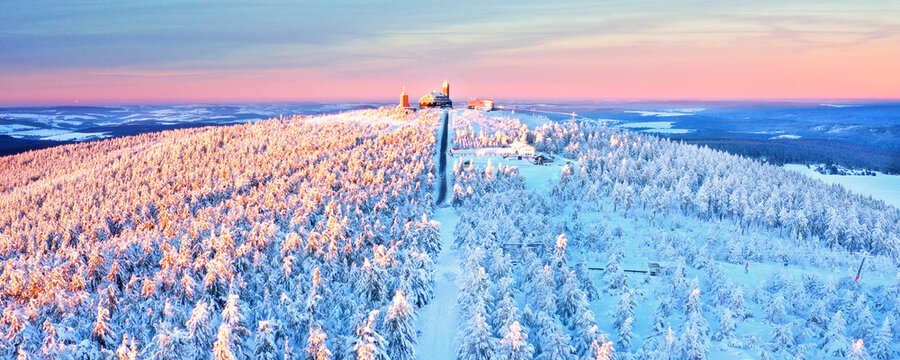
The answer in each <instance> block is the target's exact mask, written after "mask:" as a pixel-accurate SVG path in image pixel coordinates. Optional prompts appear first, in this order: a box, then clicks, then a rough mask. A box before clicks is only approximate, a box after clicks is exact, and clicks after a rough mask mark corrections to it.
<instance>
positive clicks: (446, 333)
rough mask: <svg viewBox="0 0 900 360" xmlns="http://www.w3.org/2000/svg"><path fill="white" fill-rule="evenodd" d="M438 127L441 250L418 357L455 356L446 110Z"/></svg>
mask: <svg viewBox="0 0 900 360" xmlns="http://www.w3.org/2000/svg"><path fill="white" fill-rule="evenodd" d="M441 123H442V124H441V130H440V132H439V135H438V136H439V141H440V144H437V146H438V147H439V149H440V150H439V151H440V154H439V160H438V161H439V165H438V179H440V180H439V181H440V182H441V184H440V185H439V186H441V187H442V188H441V189H440V190H439V192H440V193H439V195H438V200H437V202H436V203H435V206H437V209H436V210H435V212H434V220H436V221H438V222H440V223H441V243H442V245H441V252H440V253H439V254H438V257H437V259H434V299H432V300H431V302H430V303H429V304H428V305H425V307H424V308H422V309H420V310H419V319H418V321H419V331H420V333H419V338H418V342H417V344H416V355H417V356H418V358H419V359H429V360H431V359H434V360H444V359H446V360H454V359H456V349H457V348H458V344H457V341H456V332H457V329H458V328H459V321H458V320H457V318H456V310H455V309H456V297H457V294H458V293H459V288H458V287H457V286H456V277H457V275H458V274H459V263H458V260H457V254H456V249H451V247H452V246H453V230H454V229H456V222H457V221H458V220H459V215H458V214H457V213H456V209H455V208H453V206H450V205H448V204H443V205H442V203H444V202H446V201H445V199H446V192H447V188H448V187H449V185H450V184H448V183H447V182H448V181H450V179H451V178H448V176H447V157H446V155H447V149H448V147H449V145H448V139H449V138H450V137H451V136H452V135H451V134H452V127H451V126H449V123H450V115H449V113H448V112H447V111H444V112H443V113H442V114H441Z"/></svg>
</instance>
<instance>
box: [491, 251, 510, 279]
mask: <svg viewBox="0 0 900 360" xmlns="http://www.w3.org/2000/svg"><path fill="white" fill-rule="evenodd" d="M511 263H512V259H511V258H510V257H509V254H507V253H506V252H505V251H503V248H501V247H498V248H496V249H495V250H494V251H493V253H492V255H491V264H490V266H489V268H490V273H491V278H492V280H494V281H495V282H496V281H498V280H500V279H501V278H504V277H512V276H513V274H512V268H511Z"/></svg>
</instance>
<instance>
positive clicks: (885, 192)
mask: <svg viewBox="0 0 900 360" xmlns="http://www.w3.org/2000/svg"><path fill="white" fill-rule="evenodd" d="M784 168H785V169H788V170H791V171H796V172H799V173H801V174H803V175H806V176H809V177H811V178H813V179H818V180H822V181H824V182H826V183H829V184H838V185H841V186H843V187H845V188H847V189H848V190H850V191H852V192H855V193H857V194H860V195H866V196H871V197H873V198H875V199H878V200H883V201H884V202H885V203H887V204H889V205H893V206H895V207H897V208H900V175H887V174H883V173H880V172H877V171H876V172H875V174H876V175H875V176H863V175H825V174H821V173H819V172H817V171H815V170H813V169H812V168H809V167H807V166H806V165H800V164H786V165H784Z"/></svg>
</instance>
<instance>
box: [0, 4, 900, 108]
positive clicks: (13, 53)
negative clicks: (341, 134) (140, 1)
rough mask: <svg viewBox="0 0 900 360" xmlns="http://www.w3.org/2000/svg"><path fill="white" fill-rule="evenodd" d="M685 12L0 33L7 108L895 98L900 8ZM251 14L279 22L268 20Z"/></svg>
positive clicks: (1, 95)
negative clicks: (445, 98) (401, 96)
mask: <svg viewBox="0 0 900 360" xmlns="http://www.w3.org/2000/svg"><path fill="white" fill-rule="evenodd" d="M686 3H690V2H685V1H673V2H662V3H655V5H656V6H654V7H653V8H652V9H648V8H647V7H645V6H644V5H643V4H644V3H638V4H636V5H628V6H625V7H617V8H611V7H604V6H596V5H592V6H584V7H583V6H581V5H579V4H573V5H571V6H568V7H566V6H562V5H559V6H555V5H554V7H546V5H542V3H537V4H531V5H530V6H524V5H522V6H520V5H516V4H512V5H510V6H500V5H498V6H497V7H496V9H495V10H496V11H497V12H498V13H499V14H500V15H497V16H468V15H467V13H466V11H465V9H462V10H448V11H449V13H440V12H434V11H430V10H422V13H421V14H419V15H416V16H417V17H416V18H413V19H410V18H408V17H403V16H400V15H397V14H396V13H395V11H393V10H394V9H380V8H379V9H377V10H378V11H379V12H380V15H379V14H367V13H366V11H369V10H370V9H366V11H363V12H362V13H361V14H359V15H358V16H359V18H354V16H355V15H353V14H350V15H346V16H348V17H349V18H347V19H340V18H339V16H337V15H334V16H333V17H332V18H327V17H326V20H317V19H319V18H320V17H315V18H308V19H306V20H305V21H307V23H304V24H303V26H304V27H302V28H293V27H292V26H294V25H292V24H294V23H293V22H291V21H292V18H290V17H285V18H284V19H281V18H278V17H276V14H275V11H274V10H271V9H269V8H262V9H257V8H254V9H256V10H252V9H250V10H248V9H243V8H236V9H230V8H225V9H214V10H209V14H208V16H207V14H206V13H205V12H200V13H199V14H195V15H193V18H191V19H188V20H191V21H189V22H187V23H189V24H190V25H185V24H181V23H177V24H166V23H165V21H167V20H166V19H169V18H171V17H172V16H171V15H172V14H170V13H169V12H170V11H172V10H171V9H170V8H165V9H162V10H161V9H157V8H155V7H148V8H147V9H143V10H140V11H138V10H134V9H130V8H129V9H128V11H134V13H133V14H132V13H127V14H128V15H126V17H127V16H131V17H133V18H134V21H133V22H134V23H137V24H141V23H142V22H144V23H145V24H144V25H141V26H139V27H132V25H130V24H131V23H132V21H121V22H110V23H109V24H103V21H104V19H103V18H102V15H101V14H102V13H103V12H101V10H102V11H105V10H108V9H93V10H96V11H97V13H91V12H90V11H87V10H84V9H80V10H84V11H82V12H81V13H79V12H75V13H78V14H80V15H78V16H84V17H90V21H87V20H85V19H79V18H78V17H77V16H76V15H70V14H69V13H68V12H67V13H63V14H56V15H55V16H62V17H66V16H73V17H74V18H71V19H63V20H67V21H60V22H53V21H51V20H46V21H50V22H49V23H41V21H44V20H41V21H38V20H36V19H38V15H39V14H37V13H35V14H31V13H29V10H23V9H0V10H12V12H11V13H10V12H7V15H0V20H7V23H9V24H10V25H6V26H4V25H0V42H2V40H4V39H6V40H7V42H8V43H9V44H10V47H9V50H8V51H5V54H2V55H0V83H2V84H3V86H2V87H0V104H6V105H16V104H73V103H76V102H78V103H80V104H110V103H193V102H266V101H279V102H291V101H331V100H364V101H365V100H373V101H374V100H393V99H394V98H396V96H397V94H398V93H399V89H400V87H401V86H406V88H407V90H408V92H409V93H410V94H411V97H413V98H415V97H417V96H419V95H421V94H424V93H425V92H426V91H428V90H431V89H435V88H437V87H438V86H440V82H441V81H442V80H443V79H444V78H448V79H449V80H450V82H451V85H452V89H453V91H452V94H451V95H452V97H454V98H466V97H469V96H482V97H494V98H498V99H593V100H616V99H777V98H790V99H801V98H893V99H896V98H900V66H897V62H898V59H900V20H898V19H900V6H897V5H893V4H889V3H885V4H880V6H881V7H880V8H874V7H871V6H870V7H868V8H867V7H865V6H864V5H858V4H856V3H852V2H836V3H832V4H830V5H828V6H823V5H821V4H819V3H817V2H808V3H807V2H766V1H762V2H746V3H745V2H735V3H733V4H729V5H722V4H719V5H711V4H710V5H708V6H706V7H703V8H701V9H696V8H692V7H689V6H686V5H685V4H686ZM285 6H287V5H285ZM88 10H90V9H88ZM281 10H282V11H281V12H290V11H299V10H297V9H294V8H293V7H287V8H285V9H281ZM300 10H305V11H307V12H309V11H313V12H315V11H318V12H321V13H322V16H325V15H327V14H329V13H330V12H335V14H340V16H345V14H346V13H347V11H348V10H347V9H346V8H330V7H327V6H323V7H322V8H316V9H300ZM16 11H18V12H19V13H16ZM204 11H206V10H204ZM246 11H261V12H272V13H270V14H268V16H269V18H270V19H271V20H272V22H274V24H269V23H268V22H266V21H260V22H252V21H249V20H245V19H244V17H242V16H239V15H240V14H243V13H244V12H246ZM372 11H375V10H372ZM396 11H399V10H396ZM0 12H2V11H0ZM220 12H221V13H220ZM232 12H233V14H232ZM305 13H306V12H304V14H305ZM9 14H12V15H9ZM51 15H53V14H51ZM228 16H234V22H233V23H229V24H227V25H220V23H221V22H222V21H221V18H227V17H228ZM3 17H9V18H3ZM97 17H99V19H98V18H97ZM155 17H158V18H155ZM264 18H265V17H264ZM40 19H43V17H41V18H40ZM328 19H331V20H328ZM435 19H448V20H447V21H435ZM80 21H82V22H80ZM109 21H112V20H109ZM298 21H299V20H298ZM316 21H319V22H320V23H317V22H316ZM2 22H3V21H0V23H2ZM98 23H100V25H97V24H98ZM73 24H74V25H73ZM147 24H151V25H147ZM29 26H32V27H31V28H29ZM280 29H281V30H283V31H281V30H280ZM335 29H341V30H342V31H343V32H340V33H334V31H335ZM285 32H286V33H287V34H283V33H285ZM345 33H346V34H345ZM98 34H99V35H98ZM248 34H249V35H248ZM279 36H282V37H283V38H277V37H279ZM273 38H275V39H273Z"/></svg>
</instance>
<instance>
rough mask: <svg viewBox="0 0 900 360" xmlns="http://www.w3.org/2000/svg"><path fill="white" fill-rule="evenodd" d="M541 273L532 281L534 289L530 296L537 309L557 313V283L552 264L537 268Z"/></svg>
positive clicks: (547, 312)
mask: <svg viewBox="0 0 900 360" xmlns="http://www.w3.org/2000/svg"><path fill="white" fill-rule="evenodd" d="M537 271H538V272H539V273H538V274H537V276H535V277H534V281H533V282H532V286H531V288H532V291H531V296H530V298H529V300H530V301H532V303H533V304H534V309H535V310H536V311H542V312H544V313H546V314H548V315H552V314H555V313H556V310H557V305H556V283H555V282H554V281H553V271H552V270H551V269H550V265H544V267H542V268H540V269H538V270H537Z"/></svg>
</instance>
